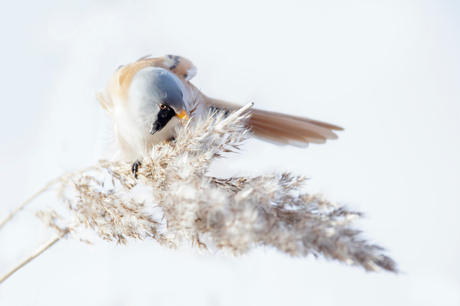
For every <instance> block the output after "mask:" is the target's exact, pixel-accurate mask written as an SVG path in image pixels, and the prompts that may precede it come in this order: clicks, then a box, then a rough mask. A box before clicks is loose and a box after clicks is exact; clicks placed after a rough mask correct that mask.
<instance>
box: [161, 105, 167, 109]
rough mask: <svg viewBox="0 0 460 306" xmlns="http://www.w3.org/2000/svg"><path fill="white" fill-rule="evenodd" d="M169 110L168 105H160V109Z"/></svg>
mask: <svg viewBox="0 0 460 306" xmlns="http://www.w3.org/2000/svg"><path fill="white" fill-rule="evenodd" d="M167 108H168V107H167V106H166V105H164V104H160V109H163V110H165V109H167Z"/></svg>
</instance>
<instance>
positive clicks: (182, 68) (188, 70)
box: [161, 54, 197, 81]
mask: <svg viewBox="0 0 460 306" xmlns="http://www.w3.org/2000/svg"><path fill="white" fill-rule="evenodd" d="M161 59H163V64H164V65H165V66H166V67H167V68H169V70H171V72H172V73H174V74H175V75H176V76H177V77H178V78H179V79H182V80H185V81H190V80H191V79H192V78H193V77H194V76H195V75H196V71H197V70H196V67H195V65H193V63H192V62H191V61H189V60H188V59H186V58H185V57H182V56H178V55H171V54H168V55H165V56H162V57H161Z"/></svg>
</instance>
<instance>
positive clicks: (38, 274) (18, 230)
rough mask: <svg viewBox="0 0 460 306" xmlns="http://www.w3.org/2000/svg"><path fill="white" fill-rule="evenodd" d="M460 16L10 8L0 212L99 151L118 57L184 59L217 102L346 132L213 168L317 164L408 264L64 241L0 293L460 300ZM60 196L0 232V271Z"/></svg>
mask: <svg viewBox="0 0 460 306" xmlns="http://www.w3.org/2000/svg"><path fill="white" fill-rule="evenodd" d="M458 16H460V5H459V4H458V3H457V2H455V1H436V2H434V1H431V2H430V1H388V0H386V1H379V2H372V3H370V2H369V1H328V2H327V3H326V2H324V1H297V0H290V1H289V0H285V1H239V0H235V1H231V2H226V3H220V2H216V1H205V0H203V1H185V0H177V1H171V0H168V1H147V0H144V1H78V2H74V3H73V4H69V3H67V2H66V3H64V2H62V1H52V0H44V1H40V2H37V1H30V0H29V1H15V2H12V1H10V2H8V3H5V4H3V6H2V9H1V10H0V25H1V26H0V38H1V41H2V48H1V49H0V55H1V56H0V65H1V67H2V69H3V73H2V74H0V81H1V84H2V85H3V86H2V90H1V91H0V100H1V101H2V102H1V103H2V105H3V110H4V111H3V112H1V113H0V169H1V171H2V172H1V173H2V175H1V176H0V180H1V182H0V184H1V186H3V188H2V194H3V201H2V204H0V216H3V215H5V214H7V213H8V212H9V211H10V210H11V209H12V208H13V207H15V206H16V205H18V204H19V203H21V202H22V201H23V200H25V199H26V198H27V197H28V196H30V195H31V194H33V193H34V192H35V191H37V190H38V189H40V188H41V187H42V186H44V185H45V184H46V183H47V182H48V181H49V180H51V179H53V178H55V177H57V176H59V175H60V174H62V173H64V172H67V171H71V170H76V169H79V168H83V167H85V166H87V165H89V164H92V163H95V162H96V161H97V160H98V159H99V158H101V156H102V151H103V148H104V147H105V144H104V143H105V141H106V138H105V135H106V132H107V129H108V126H107V122H106V121H105V120H104V116H103V110H102V108H101V107H100V106H99V105H98V103H97V101H96V100H95V98H94V92H95V91H97V90H101V89H103V87H104V85H105V83H106V81H107V80H108V78H109V77H110V75H111V73H112V72H113V71H114V70H115V68H116V67H118V66H119V65H121V64H124V63H128V62H131V61H134V60H136V59H138V58H140V57H142V56H144V55H147V54H152V55H154V56H161V55H163V54H167V53H170V54H178V55H182V56H185V57H187V58H188V59H190V60H192V61H193V62H194V64H195V65H196V66H197V68H198V75H197V77H196V78H195V79H194V80H193V83H194V84H196V85H197V86H198V87H199V88H201V90H202V91H203V92H204V93H206V94H207V95H209V96H211V97H216V98H220V99H224V100H228V101H234V102H237V103H240V104H246V103H248V102H251V101H254V102H255V106H256V107H258V108H263V109H267V110H273V111H280V112H285V113H290V114H296V115H302V116H306V117H310V118H314V119H318V120H323V121H327V122H330V123H333V124H337V125H340V126H342V127H344V128H345V131H343V132H340V133H339V139H338V140H335V141H329V142H328V143H327V144H325V145H311V146H310V147H309V148H308V149H298V148H294V147H277V146H274V145H272V144H269V143H264V142H261V141H258V140H250V141H249V142H248V143H247V144H246V145H245V146H244V148H243V152H242V154H239V155H234V156H229V158H228V159H225V160H222V161H219V162H218V163H216V164H214V166H213V171H212V174H213V175H218V176H231V175H238V174H252V175H257V174H262V173H271V172H273V171H284V170H292V171H294V172H295V173H297V174H308V175H309V176H310V177H311V180H310V181H309V183H308V184H307V186H306V187H305V190H306V191H307V192H312V193H314V192H321V193H323V194H324V195H325V196H326V197H328V198H330V199H332V200H335V201H338V202H339V203H342V204H346V205H348V206H350V207H353V208H355V209H357V210H360V211H363V212H364V213H365V214H366V216H367V218H366V219H365V220H364V221H361V222H359V224H358V225H359V227H360V228H361V229H363V230H364V231H365V236H366V237H367V238H370V239H371V241H373V242H375V243H377V244H379V245H382V246H384V247H386V248H387V250H388V254H389V255H390V256H391V257H392V258H393V259H394V260H395V261H396V262H397V263H398V264H399V267H400V269H401V270H402V272H403V273H401V274H400V275H392V274H389V273H372V274H370V273H366V272H364V271H362V270H361V269H359V268H356V267H348V266H344V265H342V264H338V263H335V262H326V261H325V260H323V259H321V260H315V259H314V258H313V257H308V258H295V259H293V258H290V257H289V256H287V255H284V254H281V253H279V252H276V251H275V250H272V249H263V248H261V249H257V250H255V251H253V252H252V253H250V254H249V255H246V256H243V257H237V258H234V257H229V256H226V255H223V254H215V255H203V254H199V253H198V252H197V251H195V250H190V249H189V248H187V247H184V249H183V250H181V251H172V250H167V249H164V248H162V247H160V246H158V245H156V243H155V242H154V241H146V242H132V243H131V244H130V245H129V246H128V247H124V246H116V245H114V244H111V243H107V242H102V241H97V243H96V244H95V245H94V246H91V247H88V246H87V245H85V244H83V243H81V242H78V241H74V240H63V241H60V242H58V243H57V244H56V245H55V246H53V247H52V248H51V249H49V250H47V251H46V252H45V253H43V254H42V255H40V256H39V257H38V258H37V259H35V260H34V261H32V262H31V263H30V264H29V265H27V266H26V267H24V268H23V269H21V270H20V271H18V272H17V273H16V274H15V275H14V276H12V277H11V278H10V279H8V280H7V281H6V282H5V283H3V284H2V285H1V286H0V305H185V304H186V305H307V304H311V305H338V304H339V303H340V304H341V305H459V304H460V261H459V260H458V258H459V257H460V222H458V215H459V214H460V161H459V158H458V156H460V137H459V136H460V86H459V84H460V60H459V59H460V57H459V54H460V34H459V33H460V21H459V18H458ZM53 205H54V206H56V205H59V203H57V201H56V197H55V196H54V195H53V194H52V193H48V194H46V195H45V196H43V197H41V198H40V199H39V200H37V201H36V202H34V203H33V204H32V205H31V206H29V207H28V208H27V209H26V210H25V211H24V212H22V213H21V214H20V215H19V216H18V218H16V219H14V220H13V221H12V222H11V224H9V225H8V226H6V227H5V228H3V229H2V230H1V231H0V273H2V271H5V270H6V269H7V268H8V267H10V266H11V265H13V264H14V263H15V262H17V261H18V260H19V259H21V258H23V257H24V256H25V255H27V254H28V253H30V252H31V251H32V250H34V249H35V248H36V247H37V246H38V245H39V244H40V242H42V241H44V240H46V239H47V238H48V237H49V236H51V234H52V233H51V232H50V231H48V230H46V229H45V228H44V226H43V225H42V224H41V223H40V221H38V219H36V217H35V216H34V215H33V212H34V211H35V210H36V209H38V208H40V207H44V206H53Z"/></svg>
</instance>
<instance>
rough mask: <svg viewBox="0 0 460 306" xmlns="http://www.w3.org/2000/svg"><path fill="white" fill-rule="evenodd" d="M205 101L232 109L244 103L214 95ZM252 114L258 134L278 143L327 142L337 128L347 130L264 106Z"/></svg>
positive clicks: (250, 121) (252, 123)
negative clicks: (263, 108) (264, 108)
mask: <svg viewBox="0 0 460 306" xmlns="http://www.w3.org/2000/svg"><path fill="white" fill-rule="evenodd" d="M205 103H206V104H207V105H212V106H215V107H218V108H226V109H230V110H234V109H238V108H239V107H240V106H239V105H237V104H234V103H230V102H225V101H222V100H217V99H211V98H206V100H205ZM251 114H252V115H251V117H250V119H249V122H248V125H249V127H250V128H251V129H252V130H253V131H254V133H255V135H256V136H257V137H259V138H261V139H262V140H267V141H269V142H274V143H276V144H278V145H293V146H297V147H307V146H308V144H309V143H325V142H326V140H327V139H337V138H338V137H337V135H336V134H335V133H334V131H342V130H343V128H341V127H339V126H337V125H333V124H329V123H326V122H321V121H317V120H313V119H309V118H304V117H298V116H291V115H286V114H281V113H275V112H269V111H264V110H260V109H254V108H252V109H251Z"/></svg>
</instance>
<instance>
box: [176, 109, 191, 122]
mask: <svg viewBox="0 0 460 306" xmlns="http://www.w3.org/2000/svg"><path fill="white" fill-rule="evenodd" d="M176 116H177V117H179V119H180V120H181V121H182V119H185V120H189V117H188V114H187V112H186V111H184V110H181V111H180V112H179V113H178V114H176Z"/></svg>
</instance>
